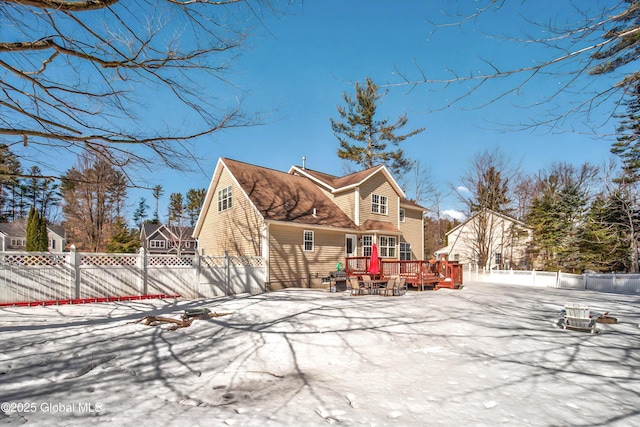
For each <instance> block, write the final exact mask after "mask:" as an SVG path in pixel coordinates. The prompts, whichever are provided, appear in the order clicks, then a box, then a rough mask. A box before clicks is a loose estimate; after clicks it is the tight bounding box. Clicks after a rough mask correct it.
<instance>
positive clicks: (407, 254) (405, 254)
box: [400, 242, 411, 261]
mask: <svg viewBox="0 0 640 427" xmlns="http://www.w3.org/2000/svg"><path fill="white" fill-rule="evenodd" d="M400 261H411V243H407V242H400Z"/></svg>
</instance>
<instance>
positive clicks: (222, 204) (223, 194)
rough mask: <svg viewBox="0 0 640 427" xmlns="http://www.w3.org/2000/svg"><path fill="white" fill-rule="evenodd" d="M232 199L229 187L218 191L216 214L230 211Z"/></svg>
mask: <svg viewBox="0 0 640 427" xmlns="http://www.w3.org/2000/svg"><path fill="white" fill-rule="evenodd" d="M232 202H233V199H232V197H231V186H228V187H227V188H223V189H222V190H219V191H218V212H222V211H226V210H227V209H231V206H232Z"/></svg>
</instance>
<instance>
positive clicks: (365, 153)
mask: <svg viewBox="0 0 640 427" xmlns="http://www.w3.org/2000/svg"><path fill="white" fill-rule="evenodd" d="M355 90H356V93H355V98H353V97H352V96H351V95H348V94H346V93H345V94H344V101H345V102H346V104H347V106H346V107H338V114H339V116H340V118H339V120H333V119H330V120H331V129H332V130H333V133H334V134H335V136H336V138H338V141H340V148H338V157H340V158H341V159H344V160H348V161H350V162H354V163H356V164H357V165H358V166H360V167H362V168H363V169H366V168H371V167H373V166H376V165H378V164H383V165H385V166H387V167H388V168H389V169H390V170H391V172H392V173H394V174H396V175H401V174H403V173H405V172H407V171H408V170H409V169H410V168H411V166H412V165H413V162H412V161H411V160H410V159H408V158H407V157H406V156H405V154H404V151H403V150H402V149H401V148H399V145H400V143H401V142H402V141H404V140H405V139H407V138H409V137H411V136H414V135H417V134H419V133H420V132H422V131H424V128H419V129H416V130H414V131H412V132H409V133H407V134H404V135H398V134H397V132H398V131H399V130H400V129H402V128H403V127H404V126H405V125H406V124H407V121H408V120H407V115H406V114H403V115H401V116H400V117H399V118H398V119H397V120H396V122H395V123H392V124H390V123H389V119H383V120H379V119H378V118H377V117H376V111H377V108H378V105H377V104H378V101H379V100H380V97H381V96H382V94H380V93H379V92H378V85H376V84H375V83H374V82H373V81H372V80H371V79H370V78H369V77H367V79H366V83H365V85H364V86H362V85H360V83H359V82H357V83H356V85H355ZM388 144H391V145H392V146H394V147H397V148H395V149H392V148H389V147H388Z"/></svg>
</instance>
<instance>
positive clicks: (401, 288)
mask: <svg viewBox="0 0 640 427" xmlns="http://www.w3.org/2000/svg"><path fill="white" fill-rule="evenodd" d="M406 293H407V278H406V277H400V278H398V281H397V282H396V287H395V289H394V295H404V294H406Z"/></svg>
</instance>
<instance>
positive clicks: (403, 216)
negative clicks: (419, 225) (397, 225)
mask: <svg viewBox="0 0 640 427" xmlns="http://www.w3.org/2000/svg"><path fill="white" fill-rule="evenodd" d="M406 218H407V216H406V214H405V211H404V209H403V208H400V222H405V219H406Z"/></svg>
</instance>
